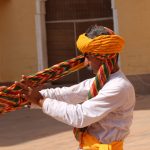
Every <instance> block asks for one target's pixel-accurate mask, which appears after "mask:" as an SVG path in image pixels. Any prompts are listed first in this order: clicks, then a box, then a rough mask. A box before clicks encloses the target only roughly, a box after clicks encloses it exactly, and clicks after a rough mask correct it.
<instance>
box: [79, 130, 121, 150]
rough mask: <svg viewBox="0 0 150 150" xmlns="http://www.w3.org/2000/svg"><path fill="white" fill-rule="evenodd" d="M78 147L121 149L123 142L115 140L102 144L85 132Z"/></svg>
mask: <svg viewBox="0 0 150 150" xmlns="http://www.w3.org/2000/svg"><path fill="white" fill-rule="evenodd" d="M80 148H81V149H82V150H123V142H122V141H117V142H112V143H111V144H102V143H100V142H99V141H98V140H97V139H96V138H95V137H93V136H91V135H90V134H88V133H87V132H85V133H84V134H83V140H82V143H80Z"/></svg>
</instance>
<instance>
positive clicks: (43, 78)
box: [0, 55, 85, 114]
mask: <svg viewBox="0 0 150 150" xmlns="http://www.w3.org/2000/svg"><path fill="white" fill-rule="evenodd" d="M84 67H85V66H84V56H82V55H80V56H77V57H75V58H72V59H70V60H67V61H64V62H62V63H59V64H57V65H54V66H52V67H50V68H48V69H45V70H44V71H41V72H38V73H36V74H34V75H30V76H28V77H27V78H28V79H29V80H30V82H31V83H32V85H33V86H34V87H38V86H40V85H42V84H44V83H46V82H49V81H54V80H57V79H60V78H62V77H64V76H66V75H68V74H70V73H72V72H75V71H77V70H79V69H81V68H84ZM20 92H21V88H20V87H18V86H15V84H13V85H12V86H10V87H8V88H6V89H4V90H2V91H1V92H0V114H1V113H6V112H10V111H14V110H17V109H20V108H22V107H24V106H25V105H30V104H29V102H28V100H26V99H23V98H22V97H21V95H20Z"/></svg>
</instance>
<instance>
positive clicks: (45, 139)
mask: <svg viewBox="0 0 150 150" xmlns="http://www.w3.org/2000/svg"><path fill="white" fill-rule="evenodd" d="M149 142H150V95H145V96H142V95H140V96H137V104H136V108H135V111H134V122H133V125H132V128H131V134H130V136H129V137H128V138H127V140H126V141H125V150H150V145H149ZM76 147H77V142H76V141H75V140H74V137H73V135H72V131H71V128H70V127H68V126H67V125H64V124H61V123H59V122H57V121H55V120H54V119H52V118H50V117H48V116H46V115H44V114H43V113H42V112H41V111H40V110H21V111H17V112H13V113H8V114H6V115H3V116H1V117H0V150H52V149H55V150H76Z"/></svg>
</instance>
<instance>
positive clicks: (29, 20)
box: [0, 0, 37, 82]
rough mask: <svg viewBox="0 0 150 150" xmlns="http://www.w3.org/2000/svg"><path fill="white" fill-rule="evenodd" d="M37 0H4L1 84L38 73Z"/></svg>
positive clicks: (1, 4) (0, 28)
mask: <svg viewBox="0 0 150 150" xmlns="http://www.w3.org/2000/svg"><path fill="white" fill-rule="evenodd" d="M35 39H36V37H35V1H34V0H0V65H1V67H0V82H7V81H14V80H18V79H19V78H20V75H21V74H26V75H27V74H29V73H34V72H36V71H37V50H36V41H35Z"/></svg>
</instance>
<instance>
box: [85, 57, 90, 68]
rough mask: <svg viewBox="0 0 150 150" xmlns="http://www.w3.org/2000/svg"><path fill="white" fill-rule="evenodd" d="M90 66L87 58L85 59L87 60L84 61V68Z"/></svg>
mask: <svg viewBox="0 0 150 150" xmlns="http://www.w3.org/2000/svg"><path fill="white" fill-rule="evenodd" d="M88 65H89V61H88V59H87V58H85V60H84V66H88Z"/></svg>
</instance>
